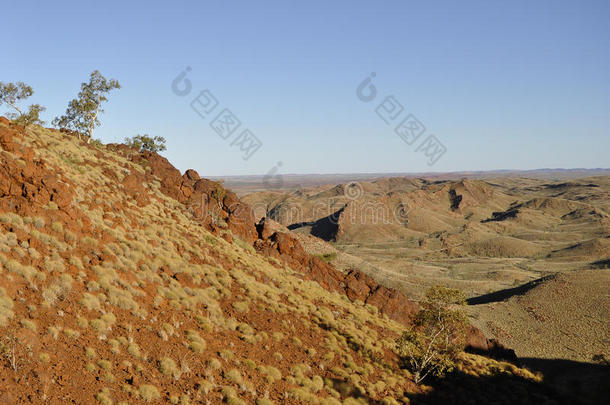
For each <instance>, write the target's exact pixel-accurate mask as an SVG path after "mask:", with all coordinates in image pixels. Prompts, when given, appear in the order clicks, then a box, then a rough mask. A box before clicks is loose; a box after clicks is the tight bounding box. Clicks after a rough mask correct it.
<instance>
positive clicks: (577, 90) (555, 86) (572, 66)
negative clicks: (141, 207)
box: [0, 1, 610, 176]
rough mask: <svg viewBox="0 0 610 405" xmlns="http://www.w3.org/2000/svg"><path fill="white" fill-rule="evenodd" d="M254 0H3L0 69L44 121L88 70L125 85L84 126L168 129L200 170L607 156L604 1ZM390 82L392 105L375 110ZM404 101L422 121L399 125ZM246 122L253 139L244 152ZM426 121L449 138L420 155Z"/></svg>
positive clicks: (115, 133) (589, 164)
mask: <svg viewBox="0 0 610 405" xmlns="http://www.w3.org/2000/svg"><path fill="white" fill-rule="evenodd" d="M266 4H267V5H266V6H265V7H261V6H260V5H258V4H253V3H250V2H245V1H235V2H230V3H227V2H220V1H213V2H205V3H202V2H181V3H178V4H175V3H174V4H169V3H168V4H155V3H150V2H146V3H145V2H128V3H125V2H115V1H110V2H105V3H91V4H84V3H82V2H75V1H64V2H60V3H57V2H53V3H43V4H34V3H15V4H12V5H11V6H10V10H7V13H6V15H13V16H27V19H22V18H7V19H5V21H4V31H5V32H6V33H10V35H11V36H12V39H11V40H9V41H5V42H4V44H3V54H4V57H3V63H2V68H1V70H0V72H1V80H2V81H6V82H11V81H24V82H26V83H28V84H30V85H32V87H33V88H34V90H35V92H36V93H35V96H34V97H32V102H39V103H41V104H43V105H45V106H46V107H47V111H46V112H45V113H44V114H43V119H45V120H46V121H51V119H52V118H53V117H55V116H57V115H60V114H62V113H63V112H64V110H65V107H66V104H67V101H68V100H69V99H71V98H72V97H74V95H75V94H76V93H77V92H78V87H79V86H80V83H81V82H83V81H85V80H86V79H87V77H88V75H89V73H90V72H91V71H92V70H94V69H99V70H100V71H101V72H102V73H103V74H104V75H105V76H106V77H109V78H110V77H112V78H116V79H118V80H119V81H120V82H121V85H122V89H121V90H119V91H117V92H116V94H112V95H111V96H110V100H109V102H108V104H107V106H106V112H105V114H104V115H103V117H102V126H101V127H100V128H99V129H98V130H97V131H96V134H95V137H97V138H100V139H101V140H102V141H103V142H106V143H107V142H120V141H122V140H123V138H125V137H127V136H133V135H135V134H138V133H148V134H150V135H153V136H154V135H161V136H164V137H165V138H166V139H167V147H168V150H167V152H165V153H164V155H165V156H166V157H167V158H168V159H169V160H170V161H171V162H172V163H173V164H175V165H176V166H177V167H178V168H180V169H181V170H185V169H187V168H194V169H196V170H197V171H198V172H199V173H200V174H201V175H203V176H219V175H248V174H265V173H268V172H269V171H270V170H272V169H273V168H274V167H276V168H278V170H280V171H281V172H283V173H383V172H390V173H408V172H411V173H412V172H432V171H434V172H452V171H471V170H477V171H478V170H496V169H518V170H527V169H537V168H599V167H602V168H604V167H605V168H607V167H609V166H610V165H609V164H608V163H609V160H608V155H607V152H608V150H610V136H609V135H610V114H608V112H610V75H608V71H610V52H609V51H610V25H608V24H607V21H608V20H609V17H610V4H609V3H608V2H605V1H579V2H575V1H540V2H535V4H534V2H526V1H518V2H511V3H510V4H509V3H496V2H493V4H492V2H483V1H468V2H465V3H459V4H458V3H455V2H449V1H438V2H428V3H426V4H423V3H418V2H411V1H409V2H399V1H390V2H385V3H383V4H373V3H370V2H363V1H355V2H354V1H350V2H348V1H337V2H332V3H327V2H320V1H310V2H307V3H304V4H293V3H290V4H288V3H285V2H279V1H278V2H276V1H273V2H267V3H266ZM24 21H27V25H31V26H35V27H36V30H29V29H27V26H24ZM24 27H25V29H24ZM40 32H44V33H45V35H40V34H39V33H40ZM187 67H188V68H190V71H189V72H188V75H187V79H188V80H190V83H191V84H192V89H191V91H190V92H189V94H187V95H184V96H180V95H177V94H176V92H175V91H172V81H174V80H175V78H176V76H178V75H179V74H180V73H181V72H182V71H184V69H186V68H187ZM371 73H374V74H375V77H374V78H373V80H372V81H371V84H372V85H373V86H375V89H376V90H377V94H376V97H375V99H374V100H371V101H366V100H364V101H363V98H362V97H360V98H359V97H358V96H357V88H358V86H359V85H360V84H361V83H362V82H363V80H365V79H366V78H367V77H369V75H371ZM367 86H368V84H367ZM367 86H364V87H363V88H364V89H368V87H367ZM180 88H183V87H180ZM206 89H207V90H209V93H208V94H211V95H213V97H214V99H216V100H217V101H218V105H217V107H216V109H215V110H214V111H212V112H211V113H210V114H209V115H208V116H206V117H204V118H202V117H201V116H200V115H198V114H197V113H196V112H195V111H194V110H193V108H191V105H190V104H191V102H192V101H193V100H194V99H195V98H196V97H197V96H198V94H200V92H201V91H203V90H206ZM391 95H393V96H394V100H395V101H397V102H399V103H400V105H401V106H402V110H403V111H401V113H400V114H396V115H397V117H396V120H393V121H391V122H390V123H386V122H385V121H384V119H383V117H381V115H382V114H378V113H377V112H380V111H381V110H379V108H380V107H379V105H380V104H381V103H382V102H383V101H384V100H385V99H386V97H387V96H391ZM365 98H366V97H365ZM384 106H385V107H388V105H384ZM385 107H381V108H382V110H385V111H386V113H387V114H386V116H385V117H386V118H387V117H388V114H389V115H393V114H394V113H397V111H398V110H400V107H397V106H396V104H394V108H396V110H393V111H390V112H388V109H387V108H385ZM224 109H229V110H230V111H232V112H233V113H234V115H235V117H237V118H238V119H239V121H240V122H241V125H240V127H239V128H238V129H236V130H235V132H234V133H233V134H231V135H230V136H227V139H223V138H222V137H221V136H219V134H217V133H216V132H215V131H214V130H213V129H212V128H211V126H210V123H211V122H212V120H213V119H214V117H215V116H216V115H217V114H218V113H220V112H221V111H222V110H224ZM376 109H377V112H376ZM409 114H412V115H413V116H415V117H416V118H417V120H418V121H419V123H421V124H422V125H423V126H425V129H426V131H425V132H424V133H423V134H422V135H421V137H419V138H418V139H417V140H414V137H413V136H412V137H411V138H409V136H406V137H405V139H406V140H407V141H405V139H401V137H400V136H398V135H397V133H396V132H395V131H394V129H395V128H396V126H397V125H398V124H399V123H400V122H402V120H403V119H406V117H407V116H408V115H409ZM245 129H248V130H250V131H251V133H252V134H253V135H254V136H256V137H257V139H259V140H260V142H261V146H260V148H259V149H258V150H256V151H255V153H253V154H252V155H251V156H250V157H249V158H248V159H247V160H245V159H244V158H243V157H244V156H243V153H242V151H240V150H239V147H238V146H239V143H238V141H236V139H237V137H238V136H239V134H241V133H242V131H243V130H245ZM429 135H434V136H435V137H436V140H438V141H439V142H441V143H442V145H443V147H444V148H446V152H445V153H444V154H443V155H442V156H441V157H440V158H439V159H438V160H436V161H435V162H434V164H432V165H429V164H428V163H430V159H429V158H428V157H427V156H425V153H423V149H425V148H422V147H421V144H422V142H424V141H425V139H427V137H428V136H429ZM411 140H413V143H412V144H409V142H410V141H411ZM418 148H419V150H418ZM278 162H281V166H280V165H278Z"/></svg>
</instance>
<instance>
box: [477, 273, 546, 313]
mask: <svg viewBox="0 0 610 405" xmlns="http://www.w3.org/2000/svg"><path fill="white" fill-rule="evenodd" d="M554 277H555V275H554V274H551V275H549V276H544V277H541V278H537V279H536V280H532V281H530V282H528V283H525V284H522V285H520V286H518V287H513V288H506V289H504V290H499V291H494V292H492V293H489V294H485V295H480V296H478V297H472V298H468V299H467V300H466V303H467V304H468V305H480V304H489V303H490V302H499V301H504V300H506V299H508V298H510V297H512V296H515V295H523V294H525V293H526V292H528V291H529V290H531V289H533V288H535V287H536V286H538V284H540V283H543V282H545V281H547V280H550V279H552V278H554Z"/></svg>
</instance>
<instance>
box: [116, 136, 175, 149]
mask: <svg viewBox="0 0 610 405" xmlns="http://www.w3.org/2000/svg"><path fill="white" fill-rule="evenodd" d="M125 144H126V145H127V146H129V147H130V148H134V149H137V150H138V151H140V152H144V151H150V152H161V151H164V150H165V149H166V148H165V138H163V137H162V136H148V134H144V135H136V136H133V137H131V138H125Z"/></svg>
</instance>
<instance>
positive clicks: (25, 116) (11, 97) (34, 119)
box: [0, 82, 46, 127]
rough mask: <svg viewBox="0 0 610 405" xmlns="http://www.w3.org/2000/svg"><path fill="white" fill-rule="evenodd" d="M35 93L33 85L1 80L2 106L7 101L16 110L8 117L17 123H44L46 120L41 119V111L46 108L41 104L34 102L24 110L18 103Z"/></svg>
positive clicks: (0, 102)
mask: <svg viewBox="0 0 610 405" xmlns="http://www.w3.org/2000/svg"><path fill="white" fill-rule="evenodd" d="M32 94H34V90H32V87H31V86H28V85H27V84H25V83H23V82H17V83H3V82H0V106H1V105H2V104H4V103H6V104H7V105H8V106H9V107H11V108H12V109H14V110H15V112H14V113H9V114H8V117H9V118H10V119H12V120H14V121H15V122H16V123H18V124H20V125H23V126H26V127H27V126H29V125H32V124H36V125H44V121H42V120H41V119H40V113H41V112H43V111H45V110H46V108H44V107H42V106H41V105H40V104H32V105H30V106H29V107H28V110H27V111H22V110H21V108H20V107H18V104H19V103H20V102H21V101H23V100H25V99H26V98H29V97H30V96H31V95H32Z"/></svg>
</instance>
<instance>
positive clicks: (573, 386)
mask: <svg viewBox="0 0 610 405" xmlns="http://www.w3.org/2000/svg"><path fill="white" fill-rule="evenodd" d="M520 360H521V362H522V363H523V364H524V365H525V366H527V367H528V368H529V369H530V370H534V371H535V372H536V371H540V372H542V374H543V376H544V377H543V381H542V382H541V383H536V382H533V381H530V380H526V379H524V378H521V377H517V376H513V375H507V374H499V375H495V376H487V377H474V376H471V375H468V374H465V373H461V372H453V373H451V374H449V375H447V376H446V377H445V378H442V379H436V380H428V381H426V384H427V385H429V386H431V387H432V390H431V391H430V392H429V393H427V394H421V395H414V396H411V395H410V396H409V397H410V399H411V403H412V404H443V405H446V404H587V405H588V404H603V403H607V402H606V401H607V400H608V398H610V384H609V382H610V366H607V365H605V366H604V365H599V364H591V363H580V362H575V361H569V360H549V359H533V358H523V359H520Z"/></svg>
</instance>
